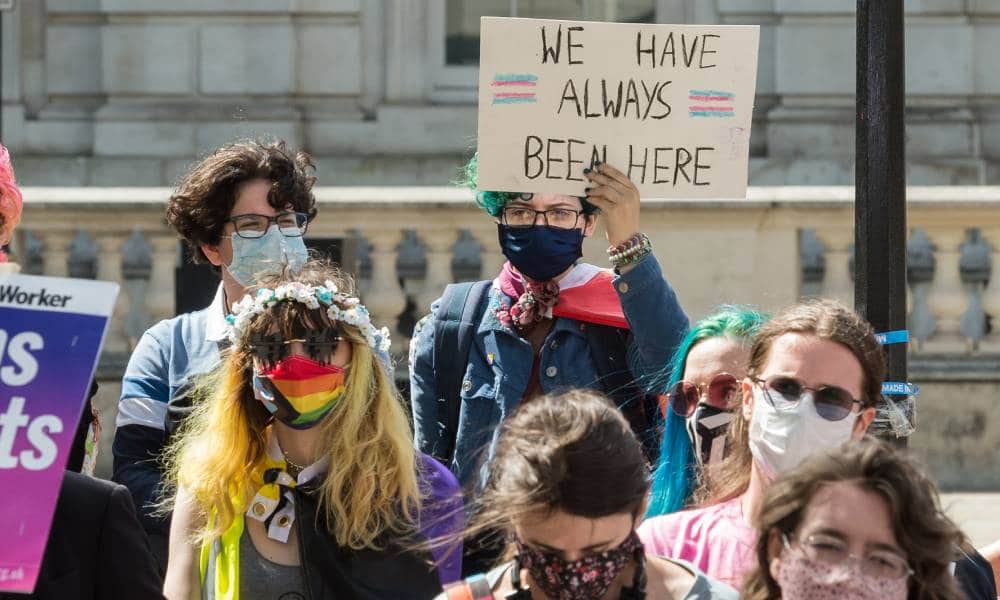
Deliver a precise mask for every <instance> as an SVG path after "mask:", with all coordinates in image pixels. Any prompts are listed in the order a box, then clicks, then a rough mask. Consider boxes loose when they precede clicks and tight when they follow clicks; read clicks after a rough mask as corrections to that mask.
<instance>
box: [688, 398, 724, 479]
mask: <svg viewBox="0 0 1000 600" xmlns="http://www.w3.org/2000/svg"><path fill="white" fill-rule="evenodd" d="M732 420H733V413H732V411H728V410H722V409H721V408H716V407H714V406H709V405H708V404H704V403H701V402H699V403H698V407H697V408H695V409H694V413H692V414H691V416H690V417H688V418H687V419H686V421H687V432H688V437H690V438H691V443H692V444H694V452H695V456H696V457H697V458H698V464H702V465H707V464H715V463H716V462H717V461H719V460H722V457H723V456H725V455H726V450H727V447H728V445H729V440H728V437H727V435H726V434H727V433H728V431H729V423H730V422H731V421H732Z"/></svg>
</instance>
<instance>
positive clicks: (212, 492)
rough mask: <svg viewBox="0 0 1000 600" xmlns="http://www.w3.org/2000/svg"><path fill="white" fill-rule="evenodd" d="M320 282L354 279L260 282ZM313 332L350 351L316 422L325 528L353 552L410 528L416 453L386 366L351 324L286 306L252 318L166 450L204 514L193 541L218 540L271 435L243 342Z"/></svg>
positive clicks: (315, 265)
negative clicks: (323, 466) (340, 380)
mask: <svg viewBox="0 0 1000 600" xmlns="http://www.w3.org/2000/svg"><path fill="white" fill-rule="evenodd" d="M326 280H331V281H333V282H335V283H337V285H338V287H339V289H340V290H341V291H343V292H347V293H349V294H352V293H353V291H352V288H353V282H352V281H351V280H350V279H349V278H348V277H347V276H346V275H343V274H342V273H340V272H339V271H337V270H336V269H334V268H332V267H330V266H329V265H328V264H326V263H324V262H320V261H310V262H308V263H307V264H306V265H305V267H303V269H302V271H301V272H299V273H298V274H297V275H295V276H293V277H288V276H283V277H281V278H275V279H272V280H269V281H266V282H262V284H261V286H262V287H268V288H272V289H273V288H274V287H276V286H278V285H281V284H283V283H288V282H291V281H299V282H302V283H305V284H308V285H322V284H323V282H324V281H326ZM341 308H347V307H344V306H342V307H341ZM316 327H336V328H337V329H338V330H339V332H340V335H341V336H342V338H343V340H344V341H346V342H348V343H350V344H351V352H352V354H351V361H350V366H349V368H348V370H347V377H346V381H345V384H346V385H345V387H346V389H345V393H344V395H343V397H342V398H341V399H340V401H339V402H338V403H337V405H336V406H335V407H334V408H333V409H332V410H331V411H330V413H329V414H328V415H327V416H326V417H325V418H324V419H323V422H322V423H321V424H319V425H317V426H318V427H321V428H322V433H323V439H324V440H325V442H326V448H327V451H326V454H327V455H328V456H329V458H330V462H329V470H328V472H327V474H326V476H325V479H324V480H323V483H322V485H321V487H320V512H321V513H322V515H323V517H324V520H325V526H326V529H327V530H328V531H329V532H330V534H331V535H333V537H334V538H335V539H336V541H337V543H338V544H339V545H341V546H345V547H348V548H352V549H356V550H357V549H362V548H376V547H377V545H376V538H377V537H378V536H379V535H380V534H381V533H383V532H386V531H389V532H394V533H398V534H406V533H408V532H411V531H412V530H413V527H414V523H415V521H416V511H417V510H418V507H419V506H420V491H419V488H418V481H417V472H416V469H417V467H416V452H415V450H414V447H413V435H412V432H411V431H410V425H409V420H408V418H407V414H406V412H405V410H404V408H403V403H402V401H401V399H400V397H399V394H398V392H397V391H396V388H395V386H394V385H393V382H392V379H391V377H390V375H389V372H388V369H387V368H386V367H385V366H384V365H383V364H382V361H381V359H380V358H379V357H378V356H377V355H376V354H375V352H374V351H373V350H372V348H371V347H370V346H369V345H368V344H367V343H366V342H365V339H364V337H363V336H362V335H361V333H360V332H359V331H358V329H357V328H356V327H354V326H351V325H348V324H346V323H337V322H331V321H330V319H329V318H328V316H327V315H326V311H325V309H324V308H321V309H318V310H310V309H308V308H307V307H306V306H305V305H304V304H301V303H299V302H294V301H286V302H281V303H279V304H276V305H275V306H273V307H271V308H270V309H269V310H268V311H266V312H264V313H262V314H260V315H258V316H257V317H256V318H254V320H253V321H252V322H251V324H250V326H249V327H248V330H247V331H246V332H245V334H244V336H243V338H242V339H241V340H239V341H237V343H235V344H234V345H233V346H232V348H231V349H230V350H229V351H228V353H227V355H226V356H225V357H224V358H223V361H222V364H221V365H220V367H219V369H218V370H217V372H215V373H213V374H211V375H208V376H207V377H206V378H205V379H203V380H202V381H201V382H200V384H199V387H198V389H200V390H202V393H201V394H200V396H201V398H202V400H200V401H199V400H197V399H196V400H195V403H196V407H195V409H194V411H193V412H192V414H191V415H190V416H189V417H188V419H187V420H186V421H185V423H184V425H183V426H182V427H181V430H180V433H179V435H178V436H177V437H176V438H175V441H174V442H172V444H171V446H170V448H169V449H168V452H167V459H166V460H167V466H168V469H169V473H170V475H171V481H172V483H174V484H176V486H179V487H180V488H183V489H184V490H185V491H186V492H187V493H189V494H190V495H191V496H192V497H193V498H194V500H195V501H196V503H197V505H198V507H199V508H200V510H201V513H202V514H203V515H205V519H204V525H203V527H202V528H201V529H200V530H199V531H197V532H196V534H195V535H196V541H198V542H199V543H205V542H211V541H213V540H215V539H217V538H219V537H220V536H221V535H222V534H223V533H224V532H225V531H226V530H227V529H228V528H229V527H230V526H231V525H232V524H233V522H234V520H235V519H236V517H237V516H238V515H239V514H241V513H242V512H244V511H245V510H246V505H247V502H248V501H249V499H250V498H252V497H253V495H254V494H255V493H256V491H257V488H258V487H260V485H261V484H262V480H261V474H262V470H263V464H264V459H265V457H266V455H267V439H268V438H267V430H268V427H269V426H270V424H271V422H272V419H273V418H272V417H271V416H270V414H269V413H268V411H267V409H265V408H264V405H263V404H262V403H261V402H260V401H259V400H257V399H256V398H255V397H254V395H253V389H252V376H253V358H252V353H251V350H250V349H249V347H248V342H247V340H249V339H250V338H251V337H252V336H253V335H255V334H259V333H268V332H273V331H275V330H277V331H279V332H280V333H281V334H282V335H283V336H284V337H285V338H286V339H290V338H292V337H297V336H300V335H301V334H302V333H303V332H304V331H306V330H310V329H315V328H316ZM341 343H344V342H343V341H342V342H341ZM197 396H198V394H196V398H197ZM175 489H176V488H175Z"/></svg>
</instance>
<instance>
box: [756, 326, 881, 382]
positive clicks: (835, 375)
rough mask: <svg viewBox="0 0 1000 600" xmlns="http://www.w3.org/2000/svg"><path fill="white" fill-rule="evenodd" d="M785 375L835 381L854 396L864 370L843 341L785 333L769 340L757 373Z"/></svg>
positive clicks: (819, 380)
mask: <svg viewBox="0 0 1000 600" xmlns="http://www.w3.org/2000/svg"><path fill="white" fill-rule="evenodd" d="M770 375H787V376H791V377H797V378H799V379H801V380H802V381H803V382H804V383H805V384H806V385H837V386H840V387H843V388H845V389H847V390H848V391H850V392H852V393H853V394H855V396H857V395H858V394H860V393H861V385H862V384H861V381H862V379H863V377H864V371H863V369H862V367H861V362H860V361H858V359H857V357H855V356H854V354H853V353H852V352H851V351H850V349H849V348H847V346H844V345H843V344H840V343H837V342H834V341H831V340H825V339H822V338H820V337H817V336H815V335H812V334H808V333H785V334H782V335H780V336H778V337H777V338H775V340H774V341H773V342H772V343H771V348H770V350H769V351H768V353H767V360H766V361H765V363H764V365H763V366H762V371H761V376H763V377H768V376H770Z"/></svg>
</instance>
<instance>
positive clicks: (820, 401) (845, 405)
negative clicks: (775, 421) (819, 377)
mask: <svg viewBox="0 0 1000 600" xmlns="http://www.w3.org/2000/svg"><path fill="white" fill-rule="evenodd" d="M754 382H755V383H758V384H761V385H763V386H764V397H765V398H767V401H768V402H769V403H770V404H771V406H773V407H774V408H776V409H778V410H788V409H790V408H793V407H794V406H795V405H797V404H798V403H799V401H800V400H802V396H804V395H805V393H806V392H812V393H813V406H815V407H816V413H817V414H818V415H819V416H821V417H823V418H824V419H826V420H827V421H842V420H843V419H844V418H846V417H847V415H849V414H851V411H852V410H853V409H854V405H855V404H861V401H860V400H858V399H857V398H855V397H854V396H852V395H851V393H850V392H848V391H847V390H845V389H844V388H842V387H840V386H836V385H822V386H820V387H818V388H812V387H808V386H806V385H805V384H803V383H802V382H801V381H799V380H798V379H795V378H794V377H787V376H784V375H775V376H772V377H768V378H767V379H754Z"/></svg>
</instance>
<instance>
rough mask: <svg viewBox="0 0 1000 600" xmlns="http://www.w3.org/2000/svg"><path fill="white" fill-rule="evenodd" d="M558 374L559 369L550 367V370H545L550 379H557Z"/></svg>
mask: <svg viewBox="0 0 1000 600" xmlns="http://www.w3.org/2000/svg"><path fill="white" fill-rule="evenodd" d="M557 373H559V369H557V368H555V367H549V368H548V369H545V374H546V375H548V376H549V377H555V376H556V374H557Z"/></svg>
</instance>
